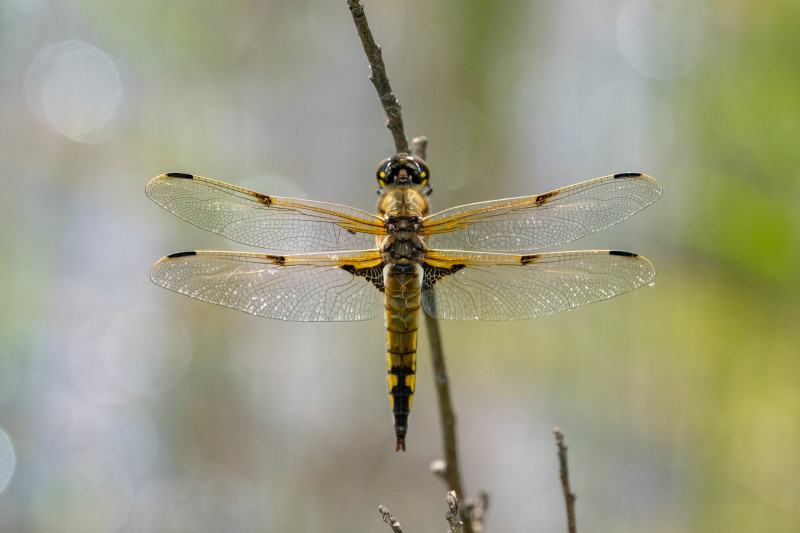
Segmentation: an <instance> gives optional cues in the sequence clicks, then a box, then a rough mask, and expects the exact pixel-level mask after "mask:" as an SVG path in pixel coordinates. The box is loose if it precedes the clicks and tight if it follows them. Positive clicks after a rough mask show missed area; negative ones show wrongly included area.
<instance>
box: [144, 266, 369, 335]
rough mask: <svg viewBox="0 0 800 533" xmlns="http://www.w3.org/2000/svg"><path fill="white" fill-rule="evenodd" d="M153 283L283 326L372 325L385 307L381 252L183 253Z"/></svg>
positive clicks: (153, 274)
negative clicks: (277, 321) (290, 323)
mask: <svg viewBox="0 0 800 533" xmlns="http://www.w3.org/2000/svg"><path fill="white" fill-rule="evenodd" d="M150 279H152V280H153V282H154V283H156V284H157V285H160V286H162V287H164V288H167V289H170V290H172V291H175V292H178V293H181V294H185V295H187V296H191V297H192V298H197V299H198V300H203V301H205V302H211V303H213V304H217V305H223V306H225V307H230V308H232V309H238V310H239V311H244V312H246V313H250V314H253V315H257V316H263V317H268V318H277V319H280V320H292V321H297V322H329V321H334V322H347V321H353V320H366V319H369V318H374V317H375V316H377V315H378V313H380V312H381V311H383V307H384V306H383V300H382V294H381V291H380V288H381V287H382V286H383V277H382V265H381V259H380V255H379V253H378V252H377V251H373V252H363V253H353V254H309V255H287V256H277V255H266V254H253V253H244V252H242V253H239V252H206V251H197V252H182V253H178V254H173V255H170V256H167V257H164V258H163V259H161V260H160V261H158V262H157V263H156V264H155V265H153V268H152V269H151V270H150Z"/></svg>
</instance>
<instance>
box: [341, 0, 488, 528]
mask: <svg viewBox="0 0 800 533" xmlns="http://www.w3.org/2000/svg"><path fill="white" fill-rule="evenodd" d="M347 5H348V7H349V8H350V12H351V13H352V15H353V22H354V23H355V25H356V30H357V31H358V36H359V37H360V38H361V44H362V46H363V47H364V52H365V53H366V55H367V59H368V60H369V65H370V70H371V74H370V80H371V81H372V84H373V85H374V86H375V89H376V90H377V91H378V97H379V98H380V101H381V105H382V106H383V109H384V111H385V112H386V116H387V121H386V127H388V128H389V130H390V131H391V132H392V136H393V137H394V143H395V149H396V150H397V152H398V153H400V152H408V150H409V146H408V141H407V139H406V135H405V130H404V128H403V117H402V113H401V108H400V102H399V101H398V100H397V98H396V97H395V96H394V93H393V92H392V88H391V85H390V84H389V78H388V76H387V74H386V66H385V65H384V63H383V57H382V54H381V49H380V46H378V45H377V44H376V43H375V40H374V38H373V37H372V32H371V31H370V29H369V24H368V23H367V17H366V14H365V11H364V5H363V4H362V3H361V1H360V0H347ZM427 146H428V140H427V139H426V138H425V137H416V138H414V139H413V141H412V150H413V154H414V155H416V156H418V157H421V158H422V159H426V157H427V153H426V152H427ZM425 326H426V328H427V331H428V339H429V342H430V349H431V354H432V360H433V368H434V379H435V382H436V392H437V396H438V398H439V412H440V417H441V421H442V433H443V441H444V455H445V458H444V461H436V462H434V463H433V464H432V465H431V469H432V471H434V472H435V473H437V474H439V475H441V477H442V478H443V479H444V480H445V483H446V484H447V488H448V489H449V490H450V491H455V493H456V495H457V497H458V498H460V499H461V500H462V501H463V500H464V498H465V497H466V496H465V493H464V488H463V485H462V483H461V474H460V472H459V468H458V452H457V447H456V431H455V427H456V417H455V413H454V411H453V405H452V402H451V400H450V386H449V383H448V378H447V369H446V366H445V361H444V352H443V349H442V341H441V335H440V333H439V324H438V322H437V321H436V320H435V319H433V318H431V317H430V316H429V315H427V314H425ZM479 496H480V498H479V501H478V502H476V503H470V504H468V505H464V506H462V508H461V513H460V514H461V517H462V519H463V527H464V531H465V533H475V532H480V531H482V529H483V527H482V522H483V513H484V512H485V510H486V502H487V501H488V499H487V498H486V495H485V494H484V493H481V494H480V495H479ZM382 509H384V510H385V508H382ZM387 514H388V511H387ZM385 519H386V518H385V516H384V520H385ZM473 520H476V523H475V524H473ZM477 520H479V521H480V523H478V522H477ZM473 525H474V526H475V527H473ZM398 527H399V524H398ZM459 527H460V526H459Z"/></svg>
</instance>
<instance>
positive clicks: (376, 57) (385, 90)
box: [347, 0, 408, 153]
mask: <svg viewBox="0 0 800 533" xmlns="http://www.w3.org/2000/svg"><path fill="white" fill-rule="evenodd" d="M347 7H349V8H350V13H352V15H353V22H355V24H356V30H357V31H358V36H359V37H360V38H361V44H362V46H363V47H364V52H365V53H366V54H367V59H368V60H369V68H370V75H369V79H370V80H371V81H372V84H373V85H374V86H375V90H377V91H378V97H379V98H380V100H381V105H382V106H383V110H384V111H385V112H386V117H387V119H388V120H387V121H386V127H387V128H389V131H391V132H392V137H394V145H395V149H396V150H397V152H398V153H400V152H408V140H407V139H406V134H405V130H404V129H403V116H402V114H401V113H400V102H399V101H398V100H397V98H395V96H394V93H393V92H392V86H391V85H389V78H388V77H387V76H386V65H384V64H383V55H382V54H381V47H380V46H378V44H377V43H376V42H375V39H373V38H372V32H371V31H370V29H369V24H368V23H367V16H366V14H365V13H364V4H362V3H361V2H360V0H347Z"/></svg>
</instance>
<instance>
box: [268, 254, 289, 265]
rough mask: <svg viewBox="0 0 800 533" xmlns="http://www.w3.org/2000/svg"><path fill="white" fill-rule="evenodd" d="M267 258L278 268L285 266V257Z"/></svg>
mask: <svg viewBox="0 0 800 533" xmlns="http://www.w3.org/2000/svg"><path fill="white" fill-rule="evenodd" d="M269 258H270V259H272V262H273V263H275V264H276V265H278V266H285V265H286V257H284V256H282V255H271V256H270V257H269Z"/></svg>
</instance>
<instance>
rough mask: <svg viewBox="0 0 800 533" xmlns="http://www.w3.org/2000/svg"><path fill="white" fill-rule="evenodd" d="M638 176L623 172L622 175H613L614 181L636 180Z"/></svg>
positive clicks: (633, 173)
mask: <svg viewBox="0 0 800 533" xmlns="http://www.w3.org/2000/svg"><path fill="white" fill-rule="evenodd" d="M639 176H641V174H640V173H639V172H623V173H622V174H614V179H624V178H638V177H639Z"/></svg>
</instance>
